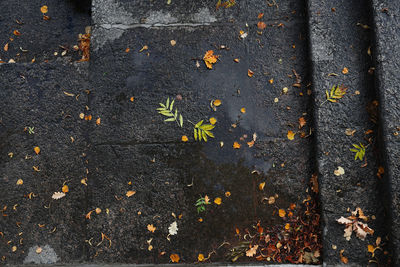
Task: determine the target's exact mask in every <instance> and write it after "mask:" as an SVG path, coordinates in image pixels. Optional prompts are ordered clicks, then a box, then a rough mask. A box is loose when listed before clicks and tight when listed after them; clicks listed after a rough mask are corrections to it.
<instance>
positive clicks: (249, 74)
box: [247, 69, 254, 77]
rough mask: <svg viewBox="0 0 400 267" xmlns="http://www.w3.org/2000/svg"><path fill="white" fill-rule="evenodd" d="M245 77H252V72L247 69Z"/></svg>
mask: <svg viewBox="0 0 400 267" xmlns="http://www.w3.org/2000/svg"><path fill="white" fill-rule="evenodd" d="M247 75H248V76H249V77H253V75H254V72H253V71H252V70H251V69H248V70H247Z"/></svg>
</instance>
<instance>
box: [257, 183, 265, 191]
mask: <svg viewBox="0 0 400 267" xmlns="http://www.w3.org/2000/svg"><path fill="white" fill-rule="evenodd" d="M264 187H265V182H262V183H260V184H259V185H258V189H260V190H264Z"/></svg>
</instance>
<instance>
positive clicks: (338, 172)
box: [333, 166, 344, 176]
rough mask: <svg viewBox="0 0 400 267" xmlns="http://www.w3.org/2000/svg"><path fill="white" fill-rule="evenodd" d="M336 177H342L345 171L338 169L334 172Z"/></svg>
mask: <svg viewBox="0 0 400 267" xmlns="http://www.w3.org/2000/svg"><path fill="white" fill-rule="evenodd" d="M333 173H334V174H335V175H336V176H341V175H343V174H344V169H343V168H342V167H340V166H339V167H338V168H337V169H336V170H335V171H334V172H333Z"/></svg>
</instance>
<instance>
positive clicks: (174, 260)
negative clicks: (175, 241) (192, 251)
mask: <svg viewBox="0 0 400 267" xmlns="http://www.w3.org/2000/svg"><path fill="white" fill-rule="evenodd" d="M169 258H170V259H171V261H172V262H179V255H178V254H171V255H170V256H169Z"/></svg>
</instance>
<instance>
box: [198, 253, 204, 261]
mask: <svg viewBox="0 0 400 267" xmlns="http://www.w3.org/2000/svg"><path fill="white" fill-rule="evenodd" d="M197 259H198V260H199V261H204V255H203V254H201V253H200V254H199V255H198V256H197Z"/></svg>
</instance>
